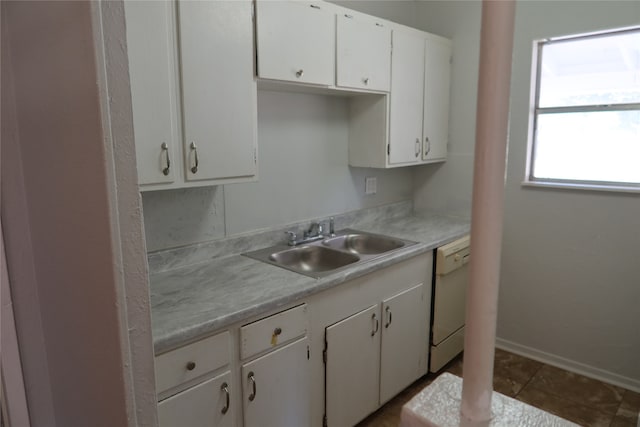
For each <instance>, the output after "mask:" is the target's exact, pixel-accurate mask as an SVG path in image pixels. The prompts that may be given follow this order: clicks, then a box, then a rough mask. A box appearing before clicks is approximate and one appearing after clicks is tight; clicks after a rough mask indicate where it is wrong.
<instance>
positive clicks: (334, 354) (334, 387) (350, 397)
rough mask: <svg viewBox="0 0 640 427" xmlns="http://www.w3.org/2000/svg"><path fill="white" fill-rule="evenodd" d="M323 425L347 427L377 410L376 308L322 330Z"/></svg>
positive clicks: (378, 309)
mask: <svg viewBox="0 0 640 427" xmlns="http://www.w3.org/2000/svg"><path fill="white" fill-rule="evenodd" d="M326 343H327V344H326V347H327V348H326V350H325V351H326V356H325V357H326V361H327V362H326V390H327V392H326V401H327V425H329V426H351V425H354V424H356V423H357V422H358V421H360V420H361V419H362V418H364V417H365V416H367V414H370V413H371V412H373V411H375V410H376V408H377V407H378V390H379V386H378V384H379V373H380V306H379V305H374V306H372V307H369V308H367V309H366V310H362V311H361V312H359V313H356V314H354V315H353V316H351V317H348V318H346V319H344V320H342V321H340V322H338V323H336V324H334V325H331V326H329V327H328V328H327V330H326Z"/></svg>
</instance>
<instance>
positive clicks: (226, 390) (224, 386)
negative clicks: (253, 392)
mask: <svg viewBox="0 0 640 427" xmlns="http://www.w3.org/2000/svg"><path fill="white" fill-rule="evenodd" d="M220 390H222V391H224V394H225V402H226V403H225V404H224V407H223V408H222V410H221V411H220V412H222V414H223V415H224V414H226V413H227V411H229V385H228V384H227V383H222V386H221V387H220Z"/></svg>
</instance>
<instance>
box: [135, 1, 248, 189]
mask: <svg viewBox="0 0 640 427" xmlns="http://www.w3.org/2000/svg"><path fill="white" fill-rule="evenodd" d="M176 12H178V13H176ZM125 16H126V25H127V49H128V55H129V75H130V80H131V98H132V106H133V125H134V136H135V144H136V157H137V162H138V182H139V184H140V186H141V190H155V189H166V188H180V187H193V186H199V185H216V184H224V183H231V182H241V181H253V180H255V178H256V175H257V152H256V151H257V145H256V141H257V136H256V127H257V100H256V98H257V95H256V93H257V92H256V91H257V87H256V81H255V75H254V42H253V17H252V3H251V1H250V0H237V1H229V2H227V1H224V2H217V1H207V2H195V1H194V2H191V1H184V2H182V1H179V2H175V1H157V2H156V1H127V2H125ZM180 100H181V101H182V103H180Z"/></svg>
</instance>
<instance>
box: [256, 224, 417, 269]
mask: <svg viewBox="0 0 640 427" xmlns="http://www.w3.org/2000/svg"><path fill="white" fill-rule="evenodd" d="M414 244H416V242H412V241H409V240H402V239H397V238H393V237H388V236H382V235H379V234H372V233H366V232H363V231H358V230H351V229H346V230H342V231H340V232H338V233H337V234H336V235H335V236H332V237H325V238H323V239H321V240H317V241H315V242H312V243H305V244H301V245H299V246H286V245H278V246H272V247H269V248H265V249H260V250H257V251H253V252H248V253H245V254H244V255H245V256H248V257H250V258H253V259H256V260H258V261H262V262H266V263H269V264H272V265H276V266H278V267H282V268H286V269H287V270H291V271H294V272H296V273H300V274H304V275H307V276H311V277H315V278H320V277H323V276H326V275H328V274H332V273H334V272H336V271H338V270H340V269H342V268H346V267H349V266H352V265H353V264H355V263H359V262H365V261H369V260H371V259H374V258H377V257H380V256H382V255H387V254H389V253H391V252H393V251H396V250H399V249H401V248H403V247H406V246H410V245H414Z"/></svg>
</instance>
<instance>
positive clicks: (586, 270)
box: [415, 1, 640, 388]
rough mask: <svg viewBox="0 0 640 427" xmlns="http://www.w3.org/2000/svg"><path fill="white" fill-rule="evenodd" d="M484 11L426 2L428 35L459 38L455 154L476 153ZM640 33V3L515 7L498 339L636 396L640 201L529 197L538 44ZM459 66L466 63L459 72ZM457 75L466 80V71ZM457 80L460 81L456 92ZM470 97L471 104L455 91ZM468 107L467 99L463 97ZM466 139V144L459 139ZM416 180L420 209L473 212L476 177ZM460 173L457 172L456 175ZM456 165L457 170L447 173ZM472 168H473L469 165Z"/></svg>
mask: <svg viewBox="0 0 640 427" xmlns="http://www.w3.org/2000/svg"><path fill="white" fill-rule="evenodd" d="M479 13H480V9H479V7H478V3H477V2H424V3H422V4H421V8H420V18H421V19H423V23H424V27H425V29H427V30H431V31H434V32H438V31H439V30H440V27H442V34H443V35H448V36H451V37H453V38H454V64H453V67H454V71H453V73H454V77H453V78H454V81H453V88H454V94H453V103H452V123H451V132H452V137H451V140H452V144H456V143H460V146H459V147H458V148H454V147H452V151H454V152H455V151H459V152H462V153H472V152H473V138H474V136H473V127H472V125H471V123H473V120H474V119H475V111H474V110H475V91H476V80H477V66H476V63H477V49H478V42H479V39H478V40H476V39H475V38H474V37H473V34H476V33H477V31H476V29H478V28H479V27H478V23H479V22H480V15H479ZM638 22H640V2H624V1H623V2H616V1H600V2H591V1H584V2H582V1H569V2H531V1H523V2H518V4H517V12H516V26H515V41H514V62H513V76H512V82H511V117H510V137H509V138H510V140H509V153H508V169H507V177H506V198H505V223H504V240H503V253H502V278H501V290H500V303H499V316H498V337H499V341H500V343H501V344H502V345H507V346H510V347H511V348H512V349H513V350H516V351H520V352H524V353H527V354H529V355H532V356H535V357H538V358H543V359H546V360H547V361H551V362H553V363H555V364H560V365H564V366H566V367H569V368H571V369H574V370H581V371H582V372H584V373H587V374H589V375H592V376H599V377H601V378H604V379H606V380H608V381H614V382H618V383H620V384H624V385H626V386H628V387H636V388H640V364H639V363H638V355H639V354H640V331H639V329H638V325H640V310H639V304H640V263H639V262H638V259H639V258H638V253H639V251H638V243H639V242H640V214H639V212H640V198H639V197H638V195H637V194H636V195H633V194H621V193H596V192H585V191H580V192H576V191H563V190H547V189H532V188H523V187H522V186H521V182H522V180H523V178H524V173H525V172H524V171H525V162H526V153H527V135H528V119H529V88H530V79H531V73H530V72H531V55H532V42H533V40H534V39H538V38H543V37H550V36H557V35H568V34H574V33H581V32H589V31H595V30H601V29H605V28H613V27H620V26H629V25H634V24H635V25H637V24H638ZM461 58H463V59H462V61H463V63H462V64H461V63H460V60H461ZM460 67H462V68H463V69H462V70H460ZM461 79H462V80H463V81H461ZM460 85H463V86H464V87H465V90H468V91H469V93H468V94H467V95H468V97H469V101H470V102H469V104H464V103H463V102H461V100H460V99H459V98H458V97H459V96H461V94H460V93H458V94H457V95H456V92H455V91H459V90H460V89H461V88H460ZM462 96H464V95H462ZM462 133H463V134H464V138H460V137H457V136H456V135H460V134H462ZM451 157H452V158H451V161H449V162H447V164H446V165H444V166H443V167H442V168H440V170H437V171H433V172H426V171H421V172H419V173H416V177H415V181H416V194H415V205H416V207H417V208H423V207H427V206H436V207H438V208H440V207H442V208H445V209H448V208H451V209H454V210H455V209H458V208H460V207H464V206H465V205H467V206H470V200H471V199H470V188H471V171H470V170H469V172H468V174H462V173H460V172H461V171H460V170H455V169H456V166H457V165H458V164H460V163H461V162H460V161H457V160H456V158H455V157H454V156H451ZM454 162H456V164H454ZM450 163H451V165H449V164H450ZM468 167H469V168H471V163H469V166H468Z"/></svg>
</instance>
